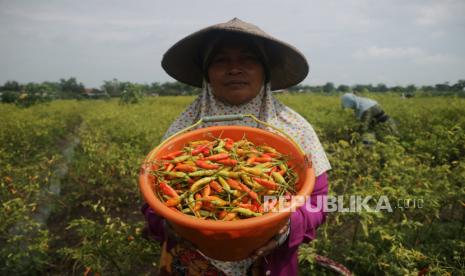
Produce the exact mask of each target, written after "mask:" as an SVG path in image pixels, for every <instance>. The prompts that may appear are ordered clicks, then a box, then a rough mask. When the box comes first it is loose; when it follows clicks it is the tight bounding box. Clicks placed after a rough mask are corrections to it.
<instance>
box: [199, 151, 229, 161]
mask: <svg viewBox="0 0 465 276" xmlns="http://www.w3.org/2000/svg"><path fill="white" fill-rule="evenodd" d="M228 157H229V153H218V154H214V155H211V156H208V157H207V158H205V160H210V161H218V160H222V159H226V158H228Z"/></svg>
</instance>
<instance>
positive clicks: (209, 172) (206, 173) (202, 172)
mask: <svg viewBox="0 0 465 276" xmlns="http://www.w3.org/2000/svg"><path fill="white" fill-rule="evenodd" d="M215 173H216V171H215V170H200V171H195V172H191V173H189V174H188V175H189V176H191V177H195V176H210V175H214V174H215Z"/></svg>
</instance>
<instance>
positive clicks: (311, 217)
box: [288, 173, 328, 248]
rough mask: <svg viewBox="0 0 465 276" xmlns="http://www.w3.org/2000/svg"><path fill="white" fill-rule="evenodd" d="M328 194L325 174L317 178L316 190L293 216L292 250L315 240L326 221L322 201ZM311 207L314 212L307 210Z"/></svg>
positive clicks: (290, 238) (290, 240)
mask: <svg viewBox="0 0 465 276" xmlns="http://www.w3.org/2000/svg"><path fill="white" fill-rule="evenodd" d="M327 194H328V176H327V174H326V173H323V174H321V175H319V176H318V177H317V178H316V181H315V188H314V189H313V193H312V194H311V196H310V197H309V198H308V199H307V202H306V204H305V205H304V206H302V207H300V208H299V209H297V210H296V211H295V212H294V213H292V215H291V232H290V234H289V243H288V244H289V247H290V248H292V247H295V246H299V245H300V244H301V243H304V242H305V243H306V242H309V241H311V240H313V239H315V236H316V229H317V228H318V226H319V225H321V224H322V223H323V222H324V221H325V219H326V214H325V213H324V212H323V206H324V204H322V203H323V200H322V199H323V197H324V196H326V195H327ZM318 197H320V198H319V200H320V203H319V206H318V207H319V210H318V209H316V207H317V200H318V199H317V198H318ZM310 206H311V207H312V209H313V210H307V209H308V207H310Z"/></svg>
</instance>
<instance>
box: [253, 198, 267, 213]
mask: <svg viewBox="0 0 465 276" xmlns="http://www.w3.org/2000/svg"><path fill="white" fill-rule="evenodd" d="M252 204H253V206H254V207H255V209H256V211H255V212H257V213H261V214H263V213H264V211H263V210H264V208H263V205H261V204H260V202H258V201H254V202H253V203H252Z"/></svg>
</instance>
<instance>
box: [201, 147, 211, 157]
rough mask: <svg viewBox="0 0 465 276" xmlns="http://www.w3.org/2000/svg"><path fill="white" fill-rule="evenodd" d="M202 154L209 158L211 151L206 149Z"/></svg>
mask: <svg viewBox="0 0 465 276" xmlns="http://www.w3.org/2000/svg"><path fill="white" fill-rule="evenodd" d="M202 154H203V155H204V156H209V155H210V150H209V149H208V148H206V149H204V150H203V151H202Z"/></svg>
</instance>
